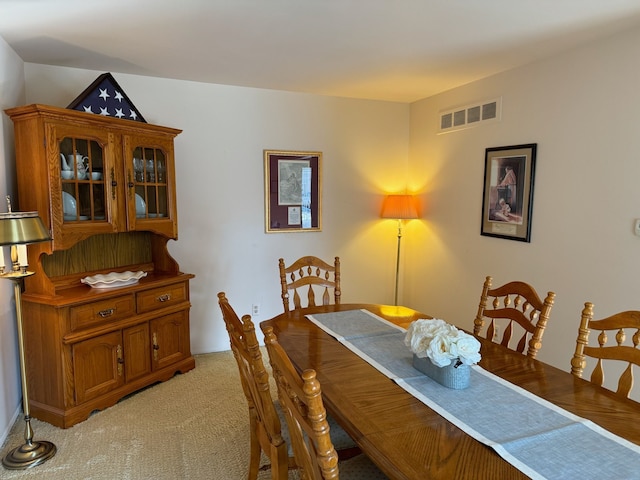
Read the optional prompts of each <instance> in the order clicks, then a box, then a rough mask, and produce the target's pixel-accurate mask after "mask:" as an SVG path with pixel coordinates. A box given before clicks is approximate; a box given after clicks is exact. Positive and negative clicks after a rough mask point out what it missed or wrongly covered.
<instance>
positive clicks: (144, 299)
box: [136, 282, 187, 313]
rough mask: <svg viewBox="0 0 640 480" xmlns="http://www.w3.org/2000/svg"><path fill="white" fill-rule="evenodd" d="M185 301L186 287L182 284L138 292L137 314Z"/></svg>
mask: <svg viewBox="0 0 640 480" xmlns="http://www.w3.org/2000/svg"><path fill="white" fill-rule="evenodd" d="M186 299H187V285H186V283H184V282H181V283H176V284H173V285H167V286H165V287H158V288H154V289H151V290H146V291H144V292H138V294H137V297H136V307H137V309H138V313H144V312H149V311H151V310H156V309H158V308H164V307H168V306H170V305H175V304H176V303H180V302H184V301H185V300H186Z"/></svg>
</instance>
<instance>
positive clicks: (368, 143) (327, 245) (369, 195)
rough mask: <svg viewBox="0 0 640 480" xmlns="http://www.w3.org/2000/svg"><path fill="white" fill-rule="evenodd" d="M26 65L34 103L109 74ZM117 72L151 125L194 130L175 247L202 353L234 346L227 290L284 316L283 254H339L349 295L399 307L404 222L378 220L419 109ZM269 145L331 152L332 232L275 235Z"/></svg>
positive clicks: (195, 342)
mask: <svg viewBox="0 0 640 480" xmlns="http://www.w3.org/2000/svg"><path fill="white" fill-rule="evenodd" d="M25 72H26V82H27V103H44V104H49V105H57V106H62V107H65V106H67V105H68V104H69V103H71V101H72V100H74V98H75V97H76V96H77V95H79V94H80V93H81V92H82V91H83V90H84V89H85V88H86V87H87V85H89V84H90V83H91V82H93V80H94V79H95V78H96V77H97V76H98V75H99V74H101V73H102V72H95V71H85V70H77V69H69V68H59V67H50V66H44V65H35V64H27V65H26V68H25ZM112 73H113V75H114V78H115V79H116V81H117V82H118V83H119V84H120V86H121V87H122V88H123V89H124V90H125V92H126V93H127V95H128V96H129V98H130V99H131V101H132V102H133V103H134V104H135V105H136V107H137V108H138V110H140V112H141V113H142V115H143V116H144V117H145V119H146V120H147V122H149V123H156V124H160V125H166V126H171V127H176V128H181V129H183V133H182V134H180V135H179V136H178V137H177V139H176V143H175V145H176V166H177V180H178V222H179V232H180V233H179V240H178V241H177V242H171V243H170V251H171V253H172V255H173V256H174V257H175V258H176V260H177V261H178V262H179V264H180V267H181V269H182V270H183V271H185V272H190V273H194V274H195V275H196V278H195V279H194V280H193V282H192V284H191V301H192V304H193V307H192V311H191V345H192V350H193V351H194V352H195V353H201V352H210V351H215V350H223V349H224V350H226V349H228V348H229V343H228V342H229V340H228V337H227V334H226V331H225V329H224V324H223V322H222V318H221V315H220V309H219V308H218V305H217V296H216V294H217V293H218V292H219V291H225V292H227V296H228V298H229V300H230V301H231V304H232V305H233V306H234V308H235V309H236V310H237V312H238V313H239V314H245V313H250V309H251V305H252V304H253V303H259V304H260V306H261V315H260V317H257V318H255V320H257V321H260V320H264V319H268V318H270V317H272V316H273V315H275V314H277V313H279V312H281V311H282V303H281V300H280V285H279V277H278V268H277V265H278V258H279V257H281V256H282V257H284V258H285V260H286V261H287V263H290V262H291V261H293V260H295V259H296V258H298V257H300V256H302V255H305V254H314V255H318V256H320V257H323V258H327V259H331V258H333V256H335V255H339V256H340V257H341V263H342V269H343V275H342V282H343V297H342V298H343V301H344V302H349V301H365V302H367V301H368V302H381V301H382V302H388V303H391V302H393V272H394V268H395V263H394V262H395V250H394V245H395V243H394V242H395V237H394V227H395V226H394V224H393V222H392V221H381V220H379V218H378V215H379V208H380V204H381V200H382V194H383V192H384V190H385V189H386V190H399V189H404V186H405V183H404V182H405V178H406V163H407V158H408V145H409V105H406V104H398V103H388V102H377V101H363V100H350V99H339V98H332V97H321V96H313V95H305V94H298V93H286V92H277V91H269V90H259V89H251V88H241V87H229V86H221V85H210V84H203V83H195V82H184V81H174V80H166V79H159V78H150V77H140V76H132V75H123V74H117V73H114V72H112ZM264 149H283V150H318V151H321V152H323V165H322V172H321V173H322V176H323V187H324V191H323V222H322V226H323V229H322V232H318V233H271V234H266V233H264V187H263V185H264V174H263V150H264ZM380 252H382V254H380ZM372 279H376V280H375V281H374V280H372Z"/></svg>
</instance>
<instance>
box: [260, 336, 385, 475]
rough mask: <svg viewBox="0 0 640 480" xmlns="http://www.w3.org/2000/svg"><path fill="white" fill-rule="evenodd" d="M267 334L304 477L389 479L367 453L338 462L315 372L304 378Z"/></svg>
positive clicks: (276, 341)
mask: <svg viewBox="0 0 640 480" xmlns="http://www.w3.org/2000/svg"><path fill="white" fill-rule="evenodd" d="M264 334H265V345H266V346H267V351H268V352H269V360H270V362H271V370H272V372H273V376H274V378H275V382H276V386H277V389H278V398H279V400H280V405H281V406H282V409H283V410H284V413H285V418H286V421H287V425H288V427H289V435H290V437H291V446H292V448H293V455H294V457H295V462H296V465H298V468H299V469H300V476H301V478H303V479H307V480H328V479H335V480H337V479H338V478H340V476H341V477H342V478H343V479H349V478H362V479H367V480H376V479H386V478H387V477H386V476H385V475H384V474H383V473H382V472H381V471H380V470H379V469H378V468H377V467H376V466H375V465H374V464H373V463H372V462H371V461H370V460H369V459H368V457H366V456H365V455H364V454H361V455H358V456H357V457H353V458H351V459H348V460H345V461H340V462H339V461H338V454H337V453H336V449H335V447H334V443H333V442H332V440H331V430H332V429H331V427H330V426H329V423H328V421H327V412H326V410H325V408H324V403H323V401H322V390H321V387H320V382H319V381H318V379H317V378H316V372H315V370H312V369H307V370H305V371H304V372H302V375H300V374H299V373H298V372H297V371H296V369H295V367H294V366H293V364H292V363H291V360H290V359H289V356H288V355H287V353H286V352H285V350H284V349H283V348H282V346H281V345H280V344H279V343H278V340H277V338H276V335H275V334H274V333H273V328H272V327H266V328H265V329H264Z"/></svg>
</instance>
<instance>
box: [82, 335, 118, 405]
mask: <svg viewBox="0 0 640 480" xmlns="http://www.w3.org/2000/svg"><path fill="white" fill-rule="evenodd" d="M73 371H74V380H75V386H76V388H75V391H76V404H81V403H84V402H86V401H88V400H91V399H93V398H96V397H99V396H100V395H104V394H105V393H107V392H109V391H111V390H113V389H115V388H118V387H120V386H121V385H123V384H124V382H125V374H124V349H123V345H122V333H121V331H116V332H111V333H106V334H104V335H100V336H99V337H95V338H91V339H89V340H85V341H83V342H78V343H76V344H75V345H74V346H73Z"/></svg>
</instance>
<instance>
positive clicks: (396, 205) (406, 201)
mask: <svg viewBox="0 0 640 480" xmlns="http://www.w3.org/2000/svg"><path fill="white" fill-rule="evenodd" d="M416 203H417V202H416V197H415V195H387V196H386V197H385V199H384V202H383V203H382V212H381V213H380V216H381V217H382V218H395V219H398V220H408V219H411V218H418V208H417V205H416Z"/></svg>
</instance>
